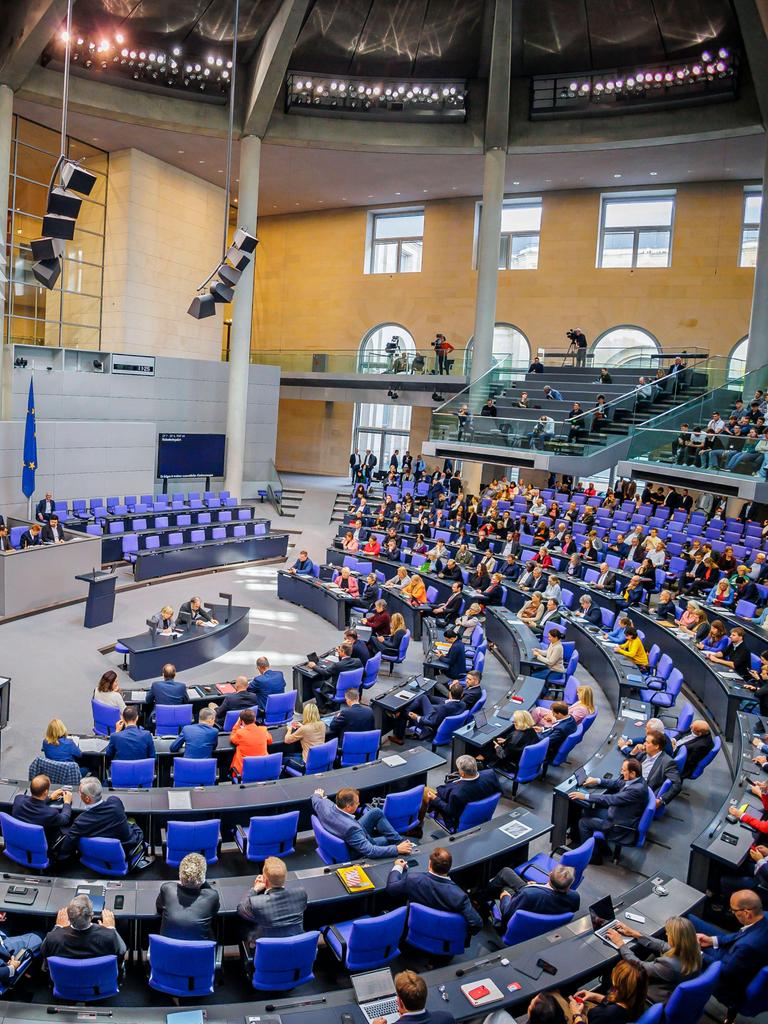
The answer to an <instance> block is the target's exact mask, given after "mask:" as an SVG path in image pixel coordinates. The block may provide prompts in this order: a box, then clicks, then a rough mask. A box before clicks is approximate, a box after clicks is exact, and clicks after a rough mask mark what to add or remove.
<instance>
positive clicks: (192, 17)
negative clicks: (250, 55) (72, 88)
mask: <svg viewBox="0 0 768 1024" xmlns="http://www.w3.org/2000/svg"><path fill="white" fill-rule="evenodd" d="M275 7H276V4H275V0H240V31H239V33H238V35H239V38H240V41H241V42H242V43H246V44H247V43H249V42H252V41H253V39H254V38H256V37H257V36H259V35H261V33H262V32H263V31H264V28H265V27H266V25H267V24H268V23H269V19H270V18H271V16H272V14H273V13H274V10H275ZM233 16H234V5H233V4H232V0H79V2H78V3H77V5H76V6H75V8H74V14H73V23H74V25H75V27H76V28H77V29H79V30H80V31H91V32H97V31H98V30H99V29H114V28H115V27H117V25H120V24H122V28H123V31H124V34H125V36H126V40H128V41H131V37H132V41H135V42H136V43H137V44H138V43H140V42H142V41H145V42H149V41H150V40H152V41H154V42H158V43H159V42H163V43H165V44H166V45H169V44H171V43H172V42H176V41H180V42H183V40H184V39H186V38H187V37H188V36H190V34H191V35H192V37H193V38H195V39H197V40H200V41H201V42H202V43H204V44H205V43H207V44H222V43H231V42H232V18H233Z"/></svg>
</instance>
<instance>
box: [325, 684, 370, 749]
mask: <svg viewBox="0 0 768 1024" xmlns="http://www.w3.org/2000/svg"><path fill="white" fill-rule="evenodd" d="M375 728H376V720H375V718H374V717H373V712H372V711H371V709H370V708H367V707H364V705H362V704H361V703H360V694H359V693H358V692H357V687H356V686H352V687H350V689H349V690H347V692H346V693H345V694H344V706H343V707H342V708H340V709H339V711H338V713H337V714H335V715H334V716H333V718H332V719H331V721H330V724H329V726H328V729H327V731H326V734H325V738H326V740H332V739H334V738H335V737H337V736H338V738H339V740H341V739H342V737H343V736H344V733H345V732H369V731H370V730H371V729H375Z"/></svg>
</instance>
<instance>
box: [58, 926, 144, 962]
mask: <svg viewBox="0 0 768 1024" xmlns="http://www.w3.org/2000/svg"><path fill="white" fill-rule="evenodd" d="M125 952H126V946H125V943H124V942H123V940H122V938H121V937H120V935H119V933H118V931H117V929H116V928H105V927H104V925H101V924H92V925H91V927H90V928H87V929H86V930H85V931H83V932H79V931H76V930H75V929H74V928H73V927H72V926H71V925H67V926H66V927H65V928H59V927H58V926H57V927H55V928H53V929H52V930H51V931H49V932H48V934H47V935H46V937H45V939H44V940H43V945H42V946H41V948H40V954H41V956H42V957H43V959H47V958H48V957H49V956H62V957H65V958H66V959H67V960H86V959H88V958H90V957H93V956H116V957H117V958H118V960H120V959H121V958H122V957H124V956H125Z"/></svg>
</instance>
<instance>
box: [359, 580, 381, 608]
mask: <svg viewBox="0 0 768 1024" xmlns="http://www.w3.org/2000/svg"><path fill="white" fill-rule="evenodd" d="M357 585H358V588H359V591H360V592H359V593H358V595H357V603H356V607H358V608H365V609H367V610H368V611H369V612H372V611H373V606H374V605H375V603H376V602H377V601H378V599H379V590H380V588H381V584H380V583H379V581H378V579H377V578H376V573H375V572H369V573H368V575H367V576H366V577H365V583H363V581H362V577H361V578H360V579H359V580H358V583H357Z"/></svg>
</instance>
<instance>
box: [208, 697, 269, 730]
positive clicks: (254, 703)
mask: <svg viewBox="0 0 768 1024" xmlns="http://www.w3.org/2000/svg"><path fill="white" fill-rule="evenodd" d="M258 706H259V698H258V695H257V694H255V693H253V692H250V691H249V690H243V691H242V692H236V693H228V694H227V696H226V697H225V698H224V700H223V701H222V702H221V704H219V706H218V709H217V711H216V728H217V729H223V728H224V720H225V718H226V717H227V712H228V711H245V709H246V708H255V707H258Z"/></svg>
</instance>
